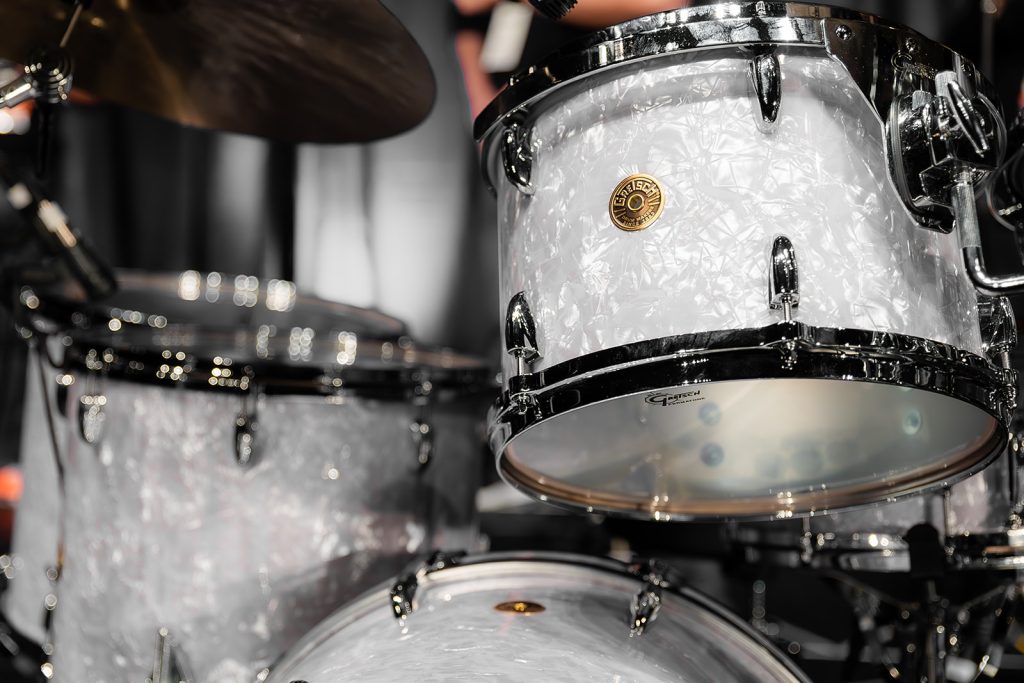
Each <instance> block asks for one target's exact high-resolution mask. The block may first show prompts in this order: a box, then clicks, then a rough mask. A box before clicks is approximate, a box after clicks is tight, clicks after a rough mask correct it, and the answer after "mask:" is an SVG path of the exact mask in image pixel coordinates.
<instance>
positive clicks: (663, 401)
mask: <svg viewBox="0 0 1024 683" xmlns="http://www.w3.org/2000/svg"><path fill="white" fill-rule="evenodd" d="M703 400H704V397H703V396H701V395H700V389H697V390H696V391H681V392H679V393H676V394H664V393H654V394H648V395H647V397H646V398H644V401H645V402H647V403H652V404H654V405H659V406H662V407H665V406H678V405H682V404H684V403H696V402H697V401H703Z"/></svg>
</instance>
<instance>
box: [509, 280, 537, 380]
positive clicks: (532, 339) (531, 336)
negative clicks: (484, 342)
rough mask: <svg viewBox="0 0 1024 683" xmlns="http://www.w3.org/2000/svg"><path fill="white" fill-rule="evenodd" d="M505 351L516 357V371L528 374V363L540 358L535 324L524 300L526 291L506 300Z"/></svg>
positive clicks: (528, 306)
mask: <svg viewBox="0 0 1024 683" xmlns="http://www.w3.org/2000/svg"><path fill="white" fill-rule="evenodd" d="M505 351H506V353H508V354H509V355H510V356H512V357H513V358H515V359H516V373H517V374H520V375H526V374H529V372H530V369H529V364H530V363H532V362H533V361H535V360H537V359H538V358H540V353H539V352H538V351H537V326H536V324H535V323H534V322H533V314H532V313H530V305H529V304H528V303H527V302H526V293H525V292H519V293H518V294H516V295H515V296H513V297H512V300H511V301H509V302H508V310H507V311H506V314H505Z"/></svg>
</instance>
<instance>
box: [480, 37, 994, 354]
mask: <svg viewBox="0 0 1024 683" xmlns="http://www.w3.org/2000/svg"><path fill="white" fill-rule="evenodd" d="M778 53H779V63H780V66H781V72H782V103H781V108H780V111H779V115H778V121H777V124H776V125H775V127H774V130H773V131H772V132H770V133H763V132H761V131H760V130H759V128H758V125H757V121H756V119H755V116H759V113H758V109H757V100H756V98H755V96H754V94H753V88H752V86H751V83H750V78H749V76H748V69H749V62H750V54H749V53H744V52H741V50H740V49H739V48H729V49H718V50H712V51H708V52H696V53H690V54H677V55H669V56H665V57H659V58H657V59H654V60H648V61H646V62H644V63H643V68H642V69H640V68H635V67H633V68H628V67H624V68H619V69H616V70H614V71H612V72H611V73H609V74H607V75H601V74H598V75H595V76H592V77H590V78H589V79H588V80H586V81H585V82H584V83H583V84H581V85H580V86H578V87H577V88H576V90H577V92H575V93H573V94H570V95H562V94H561V93H558V94H555V95H554V96H552V97H551V99H552V100H554V101H553V102H547V101H545V102H542V103H541V105H540V106H539V107H538V109H539V112H540V113H538V114H537V115H536V120H535V121H534V122H532V123H531V124H529V126H528V129H529V139H530V141H531V142H530V145H531V150H532V154H533V161H532V170H531V184H533V185H534V187H535V188H536V191H535V194H533V195H532V196H527V195H525V194H522V193H520V192H519V191H518V190H517V189H516V188H515V187H514V186H513V185H512V184H511V183H510V182H508V180H507V179H506V178H505V175H504V172H503V171H502V169H501V163H500V155H493V156H492V157H491V160H492V164H493V165H492V167H491V169H490V176H491V178H493V179H495V184H496V186H497V191H498V207H499V208H498V220H499V234H500V239H501V301H500V305H501V307H502V308H501V314H502V315H504V307H505V306H506V305H507V304H508V301H509V300H510V298H511V297H512V296H513V295H514V294H516V293H517V292H519V291H524V292H525V294H526V298H527V301H528V303H529V305H530V308H531V310H532V312H533V315H534V317H535V319H536V324H537V344H538V347H539V352H540V355H541V358H540V359H539V360H538V361H536V362H535V363H534V366H533V367H534V369H535V370H539V369H543V368H547V367H550V366H552V365H556V364H558V363H561V362H564V361H567V360H570V359H573V358H576V357H578V356H581V355H584V354H587V353H590V352H593V351H597V350H600V349H607V348H609V347H613V346H618V345H621V344H627V343H630V342H635V341H640V340H645V339H655V338H658V337H665V336H670V335H679V334H686V333H691V332H704V331H712V330H729V329H739V328H748V327H759V326H763V325H767V324H770V323H772V322H777V321H779V320H780V319H781V313H780V312H778V311H770V310H769V309H768V306H767V287H768V257H769V251H770V248H771V244H772V240H773V239H774V237H775V236H777V235H785V236H787V237H789V238H790V240H792V242H793V245H794V247H795V249H796V255H797V263H798V267H799V274H800V304H799V308H798V309H797V310H796V313H795V315H796V318H797V319H798V320H800V321H801V322H805V323H808V324H812V325H818V326H824V327H852V328H858V329H864V330H872V331H884V332H896V333H900V334H906V335H912V336H917V337H924V338H927V339H932V340H935V341H940V342H945V343H948V344H952V345H954V346H957V347H959V348H961V349H964V350H967V351H972V352H975V353H980V352H981V339H980V335H979V331H978V316H977V310H976V305H977V304H976V298H975V294H974V291H973V289H972V286H971V284H970V281H969V280H968V279H967V277H966V275H965V274H964V273H963V271H962V267H961V266H960V257H959V247H960V245H959V241H958V238H957V236H956V234H955V233H954V234H949V235H946V234H941V233H938V232H934V231H930V230H927V229H923V228H922V227H921V226H919V225H918V224H917V223H916V222H915V221H914V219H913V218H912V217H911V216H910V214H909V213H908V212H907V210H906V209H905V208H904V205H903V203H902V202H901V200H900V198H899V195H898V194H897V192H896V190H895V189H894V187H893V185H892V181H891V180H890V178H889V174H888V169H887V162H886V152H885V141H884V140H885V138H884V134H883V130H882V125H881V123H880V121H879V119H878V116H877V114H876V113H875V112H874V110H873V109H872V107H871V105H870V103H869V102H868V101H867V100H866V99H865V97H864V96H863V95H862V94H861V92H860V90H859V89H858V88H857V86H856V84H855V83H854V81H853V79H852V78H851V77H850V75H849V74H848V72H847V71H846V70H845V68H844V67H843V66H842V65H841V64H840V63H838V62H836V61H834V60H832V59H830V58H829V57H828V56H827V54H826V53H825V52H824V51H823V50H813V51H811V50H803V51H801V50H799V49H796V48H789V49H787V48H784V47H783V48H779V49H778ZM637 173H642V174H648V175H651V176H653V177H654V178H656V179H657V180H658V182H659V183H660V184H661V186H662V189H663V196H664V202H665V208H664V211H663V213H662V215H661V217H660V218H659V219H658V220H657V221H655V222H654V223H653V224H651V225H650V226H649V227H647V228H646V229H644V230H640V231H637V232H626V231H623V230H620V229H618V228H617V227H615V225H614V224H613V223H612V221H611V219H610V218H609V213H608V202H609V199H610V197H611V194H612V192H613V190H614V189H615V187H616V185H617V184H618V183H619V182H620V181H622V180H623V179H624V178H626V177H627V176H630V175H632V174H637ZM512 370H513V364H512V362H511V360H506V365H505V371H506V373H509V372H511V371H512Z"/></svg>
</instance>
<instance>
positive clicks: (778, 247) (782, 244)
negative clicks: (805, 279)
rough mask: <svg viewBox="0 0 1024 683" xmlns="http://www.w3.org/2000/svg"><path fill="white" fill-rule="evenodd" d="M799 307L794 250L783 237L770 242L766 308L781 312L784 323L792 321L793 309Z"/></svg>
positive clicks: (798, 275)
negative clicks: (770, 251)
mask: <svg viewBox="0 0 1024 683" xmlns="http://www.w3.org/2000/svg"><path fill="white" fill-rule="evenodd" d="M799 305H800V273H799V271H798V269H797V263H796V249H794V248H793V243H792V242H791V241H790V240H789V238H788V237H786V236H785V235H779V236H778V237H776V238H775V240H774V241H773V242H772V253H771V256H770V257H769V262H768V308H769V309H771V310H776V311H777V310H781V311H782V314H783V317H784V318H785V321H786V322H787V323H788V322H791V321H792V320H793V309H794V308H796V307H797V306H799Z"/></svg>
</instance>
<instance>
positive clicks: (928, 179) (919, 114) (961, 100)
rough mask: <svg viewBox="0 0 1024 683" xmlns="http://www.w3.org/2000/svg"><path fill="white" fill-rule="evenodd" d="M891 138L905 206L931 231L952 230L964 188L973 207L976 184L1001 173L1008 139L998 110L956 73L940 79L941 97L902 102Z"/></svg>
mask: <svg viewBox="0 0 1024 683" xmlns="http://www.w3.org/2000/svg"><path fill="white" fill-rule="evenodd" d="M964 80H966V79H964ZM889 134H890V136H891V141H890V147H891V149H892V150H893V153H892V162H893V163H892V167H893V175H894V180H895V181H896V185H897V187H898V188H899V190H900V194H901V195H902V196H903V200H904V202H905V203H906V204H907V206H908V208H909V209H910V210H911V211H912V212H914V213H915V214H917V215H918V217H919V218H921V219H922V220H923V221H924V222H925V224H926V225H927V226H928V227H932V228H936V229H940V230H943V231H944V232H949V230H950V229H952V226H951V225H950V223H949V219H948V217H949V209H952V210H953V214H954V217H957V202H958V201H960V202H962V201H963V199H964V197H963V196H962V195H963V191H964V190H963V189H962V188H963V187H966V188H967V189H968V190H970V202H971V204H972V205H973V202H974V192H973V185H974V184H975V183H978V182H980V181H981V180H983V179H984V178H985V177H986V176H987V175H988V174H989V173H990V172H992V171H994V170H995V169H996V167H997V166H998V164H999V160H1000V156H1001V155H1002V151H1003V148H1004V146H1005V138H1006V131H1005V127H1004V124H1003V122H1002V118H1001V116H1000V115H999V112H998V110H997V109H996V107H995V106H994V105H993V104H992V103H991V102H990V101H989V100H988V99H986V98H984V97H982V96H974V97H971V96H969V95H968V94H967V92H966V91H965V89H964V86H963V85H962V83H961V76H960V75H959V74H958V73H957V72H955V71H942V72H940V73H938V74H937V75H936V76H935V94H932V93H930V92H927V91H925V90H917V91H915V92H913V93H912V94H910V95H906V96H904V97H902V98H900V99H899V100H898V101H897V104H896V115H895V119H894V120H893V121H890V128H889ZM965 178H966V179H968V180H969V183H967V185H966V186H965V185H964V179H965ZM951 192H952V195H951Z"/></svg>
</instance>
